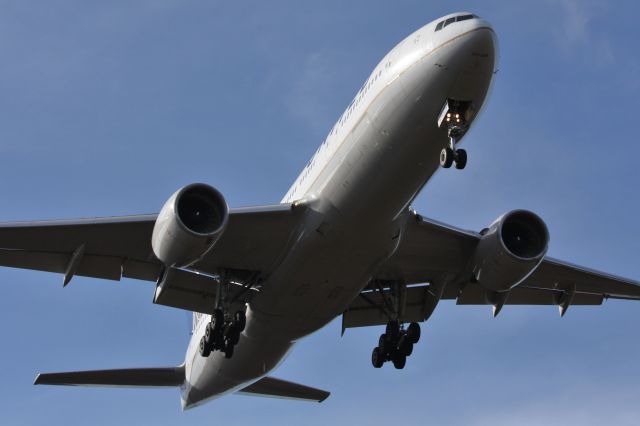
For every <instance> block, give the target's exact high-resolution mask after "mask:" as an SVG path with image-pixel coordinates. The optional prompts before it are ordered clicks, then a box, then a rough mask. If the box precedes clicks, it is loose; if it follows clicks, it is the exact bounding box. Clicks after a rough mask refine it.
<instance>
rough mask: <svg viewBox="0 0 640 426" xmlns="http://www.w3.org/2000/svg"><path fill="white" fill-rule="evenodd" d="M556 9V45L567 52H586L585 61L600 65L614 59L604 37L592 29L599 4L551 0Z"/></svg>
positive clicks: (605, 64)
mask: <svg viewBox="0 0 640 426" xmlns="http://www.w3.org/2000/svg"><path fill="white" fill-rule="evenodd" d="M551 4H552V6H554V7H555V8H556V9H557V10H558V13H559V15H558V16H559V17H560V22H559V25H555V26H554V33H555V38H556V41H557V44H558V46H559V47H560V48H561V49H562V50H563V51H564V52H565V53H567V54H575V53H579V54H580V56H585V55H588V58H589V61H592V62H593V63H595V64H597V65H601V66H607V65H611V64H613V63H614V62H615V55H614V52H613V49H612V46H611V43H610V41H609V39H608V38H606V37H605V36H604V35H602V34H599V33H597V32H596V31H594V25H593V22H594V19H595V18H596V17H597V15H598V13H601V12H602V7H603V5H602V4H600V3H594V2H590V1H578V0H553V1H552V3H551Z"/></svg>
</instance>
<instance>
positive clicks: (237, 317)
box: [200, 282, 247, 359]
mask: <svg viewBox="0 0 640 426" xmlns="http://www.w3.org/2000/svg"><path fill="white" fill-rule="evenodd" d="M218 288H219V291H218V297H217V300H218V305H217V307H216V309H215V310H214V311H213V314H212V315H211V321H209V322H208V323H207V325H206V328H205V330H204V336H202V338H201V339H200V355H202V356H203V357H208V356H209V355H210V354H211V352H213V351H221V352H223V353H224V356H225V358H227V359H228V358H231V357H232V356H233V350H234V348H235V346H236V345H237V344H238V342H239V341H240V334H241V333H242V332H243V331H244V328H245V326H246V324H247V317H246V314H245V312H244V311H243V310H238V311H236V312H235V313H234V314H233V315H231V314H230V312H229V303H228V297H227V296H228V291H229V285H228V283H225V282H222V283H220V285H219V287H218Z"/></svg>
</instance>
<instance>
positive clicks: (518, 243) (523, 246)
mask: <svg viewBox="0 0 640 426" xmlns="http://www.w3.org/2000/svg"><path fill="white" fill-rule="evenodd" d="M481 234H482V238H481V239H480V242H479V243H478V245H477V247H476V251H475V253H474V256H473V258H472V259H473V260H472V263H471V268H472V271H473V272H472V280H473V281H476V282H479V283H480V284H481V285H482V286H483V287H485V288H487V289H489V290H492V291H495V292H503V291H508V290H511V289H512V288H513V287H515V286H517V285H518V284H520V283H521V282H522V281H524V280H525V279H526V278H527V277H528V276H529V275H531V274H532V273H533V271H535V269H536V268H537V267H538V265H540V263H541V262H542V259H543V258H544V255H545V254H546V253H547V247H548V244H549V231H548V230H547V225H546V224H545V223H544V222H543V221H542V219H540V218H539V217H538V216H537V215H536V214H534V213H532V212H530V211H527V210H514V211H511V212H509V213H505V214H504V215H502V216H500V217H499V218H498V219H497V220H496V221H495V222H493V224H492V225H491V226H490V227H489V228H487V229H485V230H483V232H481Z"/></svg>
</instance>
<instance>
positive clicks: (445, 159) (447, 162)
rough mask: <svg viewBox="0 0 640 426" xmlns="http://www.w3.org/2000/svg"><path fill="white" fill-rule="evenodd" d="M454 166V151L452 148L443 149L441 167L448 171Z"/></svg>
mask: <svg viewBox="0 0 640 426" xmlns="http://www.w3.org/2000/svg"><path fill="white" fill-rule="evenodd" d="M452 164H453V150H452V149H451V148H443V149H442V151H440V165H441V166H442V167H443V168H445V169H448V168H449V167H451V165H452Z"/></svg>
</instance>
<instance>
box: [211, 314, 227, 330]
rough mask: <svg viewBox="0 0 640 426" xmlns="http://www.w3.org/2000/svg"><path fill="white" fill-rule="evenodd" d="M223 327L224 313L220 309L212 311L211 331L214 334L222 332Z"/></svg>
mask: <svg viewBox="0 0 640 426" xmlns="http://www.w3.org/2000/svg"><path fill="white" fill-rule="evenodd" d="M223 325H224V313H223V312H222V309H216V310H214V311H213V315H211V326H212V327H213V329H212V330H211V331H213V332H214V334H216V333H217V332H218V331H220V330H222V326H223Z"/></svg>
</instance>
